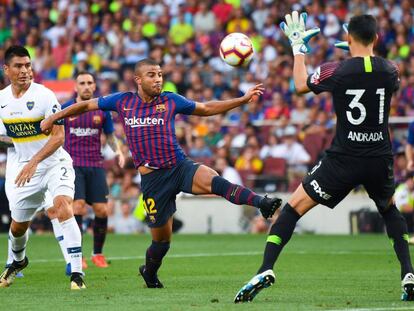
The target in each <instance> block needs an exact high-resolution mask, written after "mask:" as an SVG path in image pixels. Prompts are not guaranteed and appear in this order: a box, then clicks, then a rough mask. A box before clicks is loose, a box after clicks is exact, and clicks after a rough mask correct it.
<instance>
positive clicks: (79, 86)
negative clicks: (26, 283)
mask: <svg viewBox="0 0 414 311" xmlns="http://www.w3.org/2000/svg"><path fill="white" fill-rule="evenodd" d="M95 90H96V81H95V77H94V76H93V75H92V74H91V73H89V72H85V71H82V72H79V73H77V74H76V76H75V91H76V94H77V95H76V97H75V98H74V99H71V100H70V101H68V102H66V103H64V104H63V105H62V109H63V108H66V107H69V106H71V105H73V104H74V103H76V102H79V101H82V100H88V99H91V98H92V97H93V94H94V92H95ZM102 132H103V133H104V134H105V137H106V141H107V142H108V145H109V146H110V147H111V149H112V150H113V151H114V152H115V153H116V155H117V156H118V160H119V165H120V166H121V167H122V166H123V165H124V162H125V160H124V156H123V154H122V152H121V149H120V147H119V144H118V142H117V139H116V137H115V135H114V126H113V122H112V116H111V112H110V111H105V112H104V111H101V110H97V111H90V112H87V113H84V114H82V115H80V116H76V117H71V118H67V119H65V144H64V148H65V150H66V151H67V152H68V153H69V154H70V156H71V157H72V160H73V168H74V169H75V197H74V201H73V213H74V214H75V218H76V222H77V223H78V225H79V228H80V230H81V232H82V222H83V219H82V217H83V215H85V214H86V212H87V211H86V203H88V204H90V205H92V209H93V211H94V213H95V219H94V221H93V254H92V258H91V261H92V262H93V263H94V265H95V266H97V267H99V268H107V267H108V263H107V261H106V259H105V256H104V255H103V253H102V249H103V246H104V243H105V237H106V232H107V227H108V212H107V203H108V186H107V184H106V174H105V169H104V168H103V156H102V154H101V134H102ZM82 267H83V269H85V268H87V263H86V260H85V258H82Z"/></svg>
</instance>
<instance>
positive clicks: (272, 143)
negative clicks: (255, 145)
mask: <svg viewBox="0 0 414 311" xmlns="http://www.w3.org/2000/svg"><path fill="white" fill-rule="evenodd" d="M278 145H279V140H278V138H277V136H276V135H274V134H272V135H269V138H268V141H267V142H266V144H265V145H263V147H262V149H260V154H259V155H260V158H261V159H266V158H267V157H276V156H275V155H274V154H276V153H275V150H276V151H277V146H278Z"/></svg>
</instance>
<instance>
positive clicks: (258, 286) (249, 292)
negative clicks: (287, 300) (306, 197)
mask: <svg viewBox="0 0 414 311" xmlns="http://www.w3.org/2000/svg"><path fill="white" fill-rule="evenodd" d="M300 217H301V216H300V215H299V214H298V213H297V211H296V210H295V209H294V208H292V206H290V205H289V204H288V203H287V204H285V206H284V207H283V209H282V210H281V212H280V215H279V217H278V218H277V219H276V222H275V223H274V224H273V225H272V227H271V228H270V232H269V236H268V237H267V240H266V241H267V243H266V248H265V252H264V255H263V262H262V266H261V267H260V268H259V271H258V272H257V273H258V274H257V275H256V276H254V277H253V278H252V279H251V280H250V281H249V282H248V283H247V284H246V285H245V286H243V287H242V288H241V289H240V290H239V292H238V293H237V294H236V297H235V298H234V302H235V303H239V302H247V301H252V300H253V298H254V297H255V296H256V295H257V294H258V293H259V292H260V291H261V290H262V289H264V288H266V287H269V286H270V285H272V284H273V283H274V281H275V275H274V274H273V266H274V264H275V262H276V260H277V258H278V257H279V255H280V253H281V251H282V249H283V247H284V246H285V245H286V243H287V242H289V240H290V238H291V237H292V234H293V231H294V230H295V227H296V223H297V222H298V220H299V219H300Z"/></svg>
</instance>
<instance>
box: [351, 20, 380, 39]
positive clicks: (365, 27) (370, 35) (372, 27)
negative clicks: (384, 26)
mask: <svg viewBox="0 0 414 311" xmlns="http://www.w3.org/2000/svg"><path fill="white" fill-rule="evenodd" d="M348 33H349V34H350V35H351V36H352V37H353V38H354V39H355V40H357V41H358V42H360V43H362V44H364V45H369V44H371V43H372V42H374V40H375V37H376V35H377V21H376V19H375V17H374V16H372V15H367V14H365V15H357V16H354V17H352V18H351V20H350V21H349V24H348Z"/></svg>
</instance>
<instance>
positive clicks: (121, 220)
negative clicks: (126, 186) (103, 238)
mask: <svg viewBox="0 0 414 311" xmlns="http://www.w3.org/2000/svg"><path fill="white" fill-rule="evenodd" d="M113 225H114V232H115V233H121V234H131V233H138V232H142V230H143V226H142V224H140V222H139V221H138V219H136V218H135V217H134V216H133V215H132V208H131V206H130V204H129V201H127V200H122V201H121V213H120V215H115V218H114V224H113Z"/></svg>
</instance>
